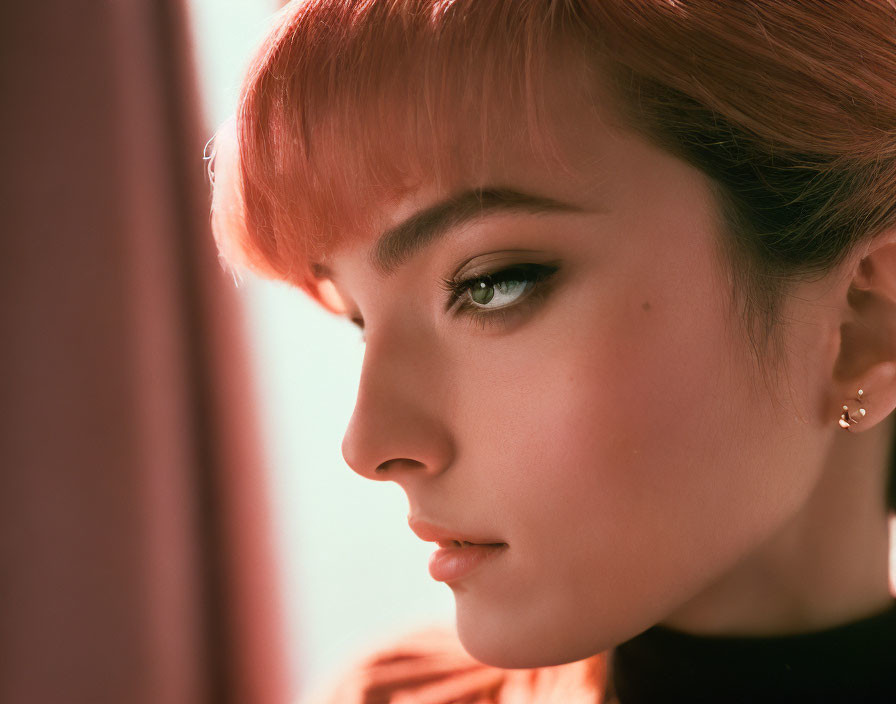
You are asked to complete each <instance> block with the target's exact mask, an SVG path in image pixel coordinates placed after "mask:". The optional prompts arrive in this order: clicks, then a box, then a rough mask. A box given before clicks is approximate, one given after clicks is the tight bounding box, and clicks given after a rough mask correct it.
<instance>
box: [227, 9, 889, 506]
mask: <svg viewBox="0 0 896 704" xmlns="http://www.w3.org/2000/svg"><path fill="white" fill-rule="evenodd" d="M557 70H564V71H573V72H576V71H577V72H579V73H580V74H581V76H582V77H583V80H586V81H587V80H588V78H589V76H591V77H593V78H594V80H597V79H598V78H600V80H602V81H603V84H604V85H609V86H610V87H611V92H612V98H613V100H614V105H613V107H614V109H615V110H616V112H618V114H619V115H620V116H621V117H622V120H623V122H624V124H625V125H626V126H628V127H629V128H631V129H632V130H636V131H638V132H639V133H641V134H642V135H643V136H644V137H645V138H647V139H648V140H650V141H652V142H653V143H654V144H656V145H658V146H660V147H661V148H663V149H665V150H667V151H669V152H671V153H673V154H675V155H676V156H678V157H679V158H681V159H683V160H684V161H686V162H688V163H690V164H691V165H693V166H695V167H697V168H699V169H700V170H702V171H703V172H704V173H705V174H706V175H707V176H708V177H709V182H710V185H711V187H712V189H713V191H714V193H715V195H716V197H717V202H718V208H719V215H720V221H721V223H722V224H723V227H722V229H723V230H724V233H725V237H724V238H723V239H724V241H723V242H722V243H721V244H722V248H723V251H724V252H725V253H726V254H727V255H728V262H729V264H730V272H731V277H730V280H731V282H732V289H731V291H730V292H729V293H730V295H731V297H732V301H733V302H734V303H735V304H736V305H737V306H738V309H739V311H740V315H741V319H742V320H743V322H744V323H745V329H746V331H747V333H748V335H749V338H750V340H751V343H752V344H753V346H754V348H756V350H757V356H758V357H760V358H761V357H762V355H763V354H767V348H768V344H769V342H774V343H777V342H779V341H780V340H779V338H778V337H777V336H776V335H775V334H774V333H775V332H776V331H777V330H778V329H779V328H780V326H779V325H778V323H779V322H780V321H779V318H778V312H779V308H780V305H779V304H780V302H781V301H782V299H783V296H784V294H785V293H786V291H787V290H788V288H789V287H790V286H792V285H793V284H794V283H796V282H798V281H800V280H805V279H806V278H807V277H812V276H816V275H821V274H824V273H825V272H827V271H830V270H831V268H833V267H835V266H836V265H837V264H839V263H840V262H842V261H843V259H844V258H845V257H846V256H847V255H848V254H849V253H850V252H851V251H853V249H854V248H855V247H856V246H857V245H858V244H860V243H861V242H863V241H865V240H867V239H868V238H871V237H873V236H874V235H876V234H879V233H881V232H882V231H883V230H885V229H887V228H891V227H894V226H896V0H843V1H841V2H834V1H833V0H740V1H739V2H725V3H723V2H718V1H717V0H638V1H634V0H488V1H487V2H486V1H483V0H478V1H477V0H304V1H294V2H291V3H289V4H288V5H286V6H285V7H284V8H283V10H282V11H281V13H280V14H279V15H278V17H277V18H276V22H275V25H274V27H273V29H272V31H271V32H270V34H269V35H268V36H267V38H266V39H265V40H264V42H263V43H262V45H261V47H260V50H259V51H258V53H257V56H256V57H255V59H254V61H253V62H252V65H251V68H250V70H249V72H248V75H247V77H246V80H245V83H244V85H243V89H242V93H241V98H240V103H239V109H238V112H237V115H236V117H235V120H234V121H233V122H231V123H229V124H228V125H226V126H225V127H224V128H222V130H220V131H219V134H218V135H217V136H216V138H215V140H214V159H213V171H214V176H213V179H214V181H215V187H214V199H213V207H212V210H213V228H214V232H215V236H216V239H217V241H218V246H219V250H220V252H221V255H222V258H223V259H224V260H225V262H226V263H228V264H229V265H231V266H232V267H234V268H235V269H236V268H239V267H241V266H246V267H248V268H250V269H252V270H254V271H255V272H257V273H259V274H261V275H263V276H267V277H271V278H278V279H282V280H285V281H288V282H290V283H292V284H293V285H295V286H298V287H299V288H302V289H304V290H305V291H306V292H307V293H309V294H310V295H311V296H313V297H314V298H315V299H317V300H318V301H320V302H321V303H323V304H324V305H325V306H327V307H328V308H330V309H331V310H335V309H336V308H335V304H334V303H333V302H331V301H329V300H328V299H327V298H326V294H325V293H324V292H323V290H322V289H321V286H320V284H321V282H322V277H321V276H320V271H319V270H318V269H317V268H316V262H319V261H320V260H321V259H323V258H325V257H326V255H327V253H329V252H332V251H334V250H335V249H336V248H338V247H339V246H341V245H343V244H345V243H346V242H348V241H350V239H351V238H352V237H358V236H360V235H361V233H366V232H368V231H369V230H370V228H371V227H372V225H373V218H374V215H375V213H376V212H377V209H378V207H381V205H382V204H383V203H384V202H387V201H389V200H390V199H393V198H396V197H399V196H401V194H402V193H404V192H406V190H407V189H409V188H413V187H414V185H415V184H417V185H419V184H420V183H423V182H426V181H429V182H432V181H435V182H436V183H437V184H451V183H453V182H455V181H458V180H459V179H462V178H463V176H464V175H465V174H466V175H467V176H469V174H471V173H472V174H475V173H476V172H477V169H478V168H480V167H481V166H482V164H483V163H484V162H485V160H486V159H487V157H488V152H489V149H494V142H495V140H496V139H502V138H506V139H513V140H517V141H522V143H526V144H528V145H530V146H531V147H532V149H533V151H534V153H537V154H539V155H541V156H543V157H544V158H552V155H553V154H554V152H553V150H552V142H551V135H550V131H549V130H548V129H546V127H545V124H546V123H545V116H546V115H547V114H548V113H549V107H550V106H548V105H546V104H545V101H544V95H545V93H546V91H545V86H546V85H547V83H546V82H547V81H551V80H554V79H555V78H556V75H557V74H556V71H557ZM508 117H509V119H508ZM471 124H473V125H478V126H479V133H480V134H481V139H480V140H479V141H478V142H477V143H475V144H471V143H469V140H466V141H462V140H461V135H460V132H459V126H460V125H462V126H464V128H465V129H467V130H469V126H470V125H471ZM502 135H503V137H502ZM894 461H896V458H894ZM888 497H889V502H890V505H891V506H893V507H896V481H894V477H893V476H891V482H890V488H889V491H888Z"/></svg>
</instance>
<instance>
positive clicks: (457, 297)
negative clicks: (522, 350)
mask: <svg viewBox="0 0 896 704" xmlns="http://www.w3.org/2000/svg"><path fill="white" fill-rule="evenodd" d="M559 269H560V265H559V263H557V262H545V263H540V264H537V263H535V262H520V263H517V264H511V265H507V266H502V267H500V268H497V269H494V270H492V271H483V272H479V273H476V274H470V275H461V276H458V277H456V278H455V279H445V280H443V281H442V284H441V285H442V288H443V289H445V290H446V291H447V292H448V294H449V295H448V299H447V301H446V304H445V311H446V312H450V311H451V310H452V309H456V311H455V312H456V313H457V314H459V315H460V314H463V315H467V316H468V317H469V318H471V319H475V320H477V321H478V322H482V323H486V322H503V321H506V319H507V316H508V315H509V314H513V313H516V312H522V310H523V309H524V308H525V306H527V305H529V304H533V303H535V302H537V301H538V300H540V299H541V298H543V297H544V296H545V295H546V294H547V293H548V286H549V283H548V282H549V280H550V279H551V278H552V277H553V276H554V275H555V274H556V273H557V271H558V270H559ZM511 271H522V272H525V274H526V277H525V280H527V281H531V282H532V286H531V287H530V288H529V290H528V292H527V293H525V294H524V295H523V296H522V297H521V298H520V299H518V301H514V302H513V303H509V304H507V305H504V306H500V307H498V308H492V309H488V308H485V307H480V306H476V305H473V304H471V303H470V301H469V300H467V295H468V293H469V291H470V289H471V287H472V285H473V284H474V283H475V282H477V281H481V280H483V279H486V278H491V279H495V280H500V279H501V275H502V274H506V273H508V272H511Z"/></svg>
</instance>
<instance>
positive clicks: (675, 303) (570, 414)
mask: <svg viewBox="0 0 896 704" xmlns="http://www.w3.org/2000/svg"><path fill="white" fill-rule="evenodd" d="M673 275H674V274H669V276H673ZM645 280H650V279H649V278H641V279H640V281H642V282H643V281H645ZM694 280H695V281H701V280H705V281H707V282H708V283H707V284H706V288H707V289H709V288H711V286H715V287H716V288H715V290H716V291H718V284H717V283H715V282H714V281H713V279H712V278H711V276H709V274H707V273H705V272H704V273H703V274H702V278H701V277H696V278H695V279H694ZM653 281H655V287H654V290H653V291H650V290H646V289H645V288H644V286H639V287H638V289H637V290H635V289H634V288H632V289H630V290H628V289H626V288H625V286H623V285H622V284H621V283H620V284H619V287H618V288H617V289H615V293H614V296H613V301H612V302H615V303H616V305H610V304H609V303H612V302H608V305H605V306H601V305H597V306H595V307H594V308H593V309H591V310H577V311H571V312H570V316H569V317H568V318H567V319H564V318H563V317H562V316H560V317H556V318H553V320H552V323H551V324H552V325H554V326H556V329H554V330H552V331H549V330H546V329H544V328H541V329H539V330H538V331H532V333H531V337H529V338H526V339H525V340H523V339H522V338H520V339H519V340H518V342H519V344H515V345H513V346H511V347H509V348H507V349H505V351H504V352H503V353H502V355H501V363H500V364H494V365H491V364H489V365H486V366H484V367H480V372H482V373H483V375H482V376H481V377H479V378H480V382H479V383H480V384H481V385H485V386H488V387H489V388H491V390H492V393H490V394H486V395H485V396H484V397H483V399H482V401H483V403H482V404H481V406H480V411H481V414H480V415H478V418H480V419H482V418H491V419H492V422H489V423H487V424H477V425H475V428H476V429H474V426H473V425H467V426H465V432H464V433H462V436H463V437H466V438H467V439H468V440H470V439H472V444H473V445H474V446H475V447H476V448H477V449H476V450H475V451H474V453H475V454H477V456H478V457H480V458H481V459H482V464H480V465H478V466H480V467H483V466H487V467H488V487H487V488H486V489H485V491H487V492H488V493H489V496H490V497H491V499H492V500H491V504H492V506H493V507H494V509H495V513H496V514H499V515H500V520H501V527H502V530H503V531H505V532H504V533H502V535H506V536H507V537H508V541H510V542H511V545H512V546H513V548H514V549H513V551H512V560H513V562H512V564H513V570H514V575H515V576H514V578H513V579H510V580H508V581H507V586H506V587H505V588H504V589H503V590H502V594H501V599H502V600H504V601H506V603H508V604H515V605H516V608H515V609H512V611H514V612H516V613H526V614H527V616H526V619H527V620H528V621H529V622H530V627H531V628H532V629H537V628H539V625H538V624H541V626H542V627H545V626H546V625H548V624H549V625H550V628H551V629H554V630H553V631H552V632H555V633H562V634H563V639H562V642H558V643H557V647H558V648H562V649H564V653H565V655H564V657H569V656H570V655H575V656H579V657H585V656H587V655H588V654H591V653H593V652H595V648H597V649H602V648H604V647H610V646H612V645H613V644H614V643H616V642H619V641H621V640H623V639H625V638H627V637H630V636H631V635H634V634H635V633H637V632H638V631H639V630H640V629H642V628H645V627H647V626H649V625H651V624H652V623H655V622H657V621H659V620H661V619H662V618H664V617H665V616H666V615H667V614H668V613H669V612H670V611H671V610H672V609H673V608H674V607H675V606H677V605H678V604H680V603H681V602H682V601H683V600H685V599H686V598H688V597H689V596H692V595H693V594H694V592H695V591H696V590H698V589H699V588H700V587H701V586H702V585H704V584H706V583H707V581H708V580H710V579H712V578H713V577H715V576H717V575H718V574H719V573H720V572H721V571H723V570H724V569H726V568H727V567H729V566H731V565H732V563H733V562H734V561H736V560H737V559H738V558H739V557H741V556H743V555H744V553H745V552H746V551H747V550H748V549H750V548H751V547H752V546H754V545H756V544H757V543H758V542H759V541H760V540H761V539H762V537H763V536H765V535H767V534H768V532H769V531H770V530H771V529H772V528H773V527H774V526H776V525H777V524H778V522H780V521H781V520H783V517H784V516H785V515H786V514H787V512H788V511H790V510H792V508H793V506H794V505H796V504H797V502H798V501H799V500H800V497H801V496H804V495H805V494H806V492H807V491H808V485H807V482H806V481H803V480H800V479H798V478H797V477H799V475H800V472H801V466H800V460H799V458H798V457H796V456H791V455H790V454H789V453H791V452H792V450H793V448H792V445H788V443H786V442H783V441H780V438H782V437H783V436H786V435H787V434H788V433H789V432H790V431H789V430H788V429H787V428H786V419H785V418H783V417H782V413H779V412H776V411H774V410H773V406H774V404H773V403H772V401H771V399H770V398H769V397H768V396H767V391H766V388H765V386H764V385H763V384H762V383H761V382H757V380H756V374H757V372H756V371H755V368H754V366H753V364H752V362H751V360H750V357H749V355H748V349H749V348H748V346H747V343H746V342H745V341H744V340H743V339H742V338H741V337H739V334H740V333H739V331H738V330H737V329H735V328H733V327H732V326H731V325H730V322H729V321H730V318H729V315H730V314H729V312H728V310H727V309H726V308H725V305H723V304H722V303H720V302H718V297H717V296H715V297H713V296H712V295H710V294H711V293H712V292H711V291H709V290H706V291H701V290H699V287H697V286H693V285H692V286H691V287H690V288H689V291H688V295H680V296H675V295H670V294H669V292H670V291H676V290H680V287H676V286H675V283H676V282H675V281H673V280H668V279H664V278H663V276H661V275H660V274H659V273H658V272H657V273H656V274H655V277H654V279H653ZM604 283H605V282H604ZM606 291H607V288H606V287H602V291H601V292H598V291H595V292H593V294H594V295H583V296H581V299H582V300H586V301H587V300H590V301H594V300H601V298H600V297H598V294H600V295H601V296H602V299H603V300H608V299H607V296H606ZM693 294H695V295H696V299H694V298H691V297H690V296H691V295H693ZM695 300H696V301H697V302H696V303H695ZM621 301H625V302H626V303H620V302H621ZM645 301H646V302H649V303H650V305H649V307H644V306H643V303H644V302H645ZM700 301H703V302H704V303H703V304H701V303H699V302H700ZM706 302H708V303H706ZM757 409H768V411H767V412H762V413H757ZM785 415H786V414H785ZM791 415H792V414H791ZM484 428H487V429H488V430H487V431H485V432H484V431H483V429H484ZM748 458H749V459H748ZM782 467H788V468H789V471H788V472H782V471H779V470H780V469H781V468H782ZM803 475H805V476H808V473H807V472H803ZM535 595H537V598H535ZM466 598H467V599H470V600H472V599H473V595H472V594H471V595H470V596H468V597H466ZM460 605H461V602H459V606H460ZM473 612H476V613H479V612H478V610H476V609H473ZM473 612H470V613H467V614H465V616H464V617H466V618H470V619H474V616H473V615H472V613H473ZM490 613H491V614H492V615H491V616H490V617H489V618H492V617H495V613H500V612H490ZM461 616H462V614H461V612H460V611H459V618H460V617H461ZM481 616H482V614H481V613H480V614H479V616H477V617H475V618H480V617H481ZM474 620H475V619H474ZM477 623H480V625H481V622H477ZM506 627H507V625H506V624H502V625H496V626H495V628H494V631H495V633H498V632H500V631H501V629H502V628H504V629H506ZM470 628H471V630H472V629H473V626H472V625H471V626H470ZM596 633H597V634H602V637H604V638H606V642H595V641H594V638H595V634H596ZM540 637H542V638H548V636H547V635H540ZM577 637H579V638H580V640H577ZM471 638H472V636H471ZM542 642H545V641H544V640H543V641H542ZM558 652H559V651H558Z"/></svg>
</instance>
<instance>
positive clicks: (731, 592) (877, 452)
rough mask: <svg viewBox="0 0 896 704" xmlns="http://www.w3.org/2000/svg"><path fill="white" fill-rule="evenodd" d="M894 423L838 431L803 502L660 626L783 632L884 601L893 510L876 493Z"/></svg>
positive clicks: (860, 612) (889, 592)
mask: <svg viewBox="0 0 896 704" xmlns="http://www.w3.org/2000/svg"><path fill="white" fill-rule="evenodd" d="M894 421H896V418H894V417H890V418H889V419H888V420H887V421H884V422H882V423H878V424H877V426H875V427H874V428H872V429H870V430H868V431H866V432H864V433H861V434H846V433H840V434H838V435H836V436H835V439H834V441H833V443H832V446H831V451H830V453H829V454H828V456H827V459H826V462H825V466H824V468H823V471H822V473H821V476H820V478H819V481H818V483H817V484H816V486H815V487H814V489H813V491H812V493H811V495H810V496H809V498H808V500H807V502H806V503H805V505H804V506H803V507H802V508H801V510H800V511H799V512H798V513H797V514H796V515H795V516H794V517H793V518H792V519H790V520H789V521H788V522H787V523H785V524H784V525H783V526H782V527H781V529H779V530H778V531H777V532H776V533H775V534H774V535H773V536H772V537H771V538H770V539H769V540H767V541H766V542H765V543H763V545H762V546H760V547H759V548H758V549H757V550H755V551H754V552H752V553H751V554H750V555H748V556H747V557H746V558H745V559H743V560H741V561H740V562H739V563H738V564H737V565H736V566H735V567H734V568H733V569H732V570H730V571H728V572H727V573H725V575H723V576H722V577H721V578H720V579H718V580H716V581H715V582H714V583H713V584H711V585H710V586H709V587H708V588H706V589H704V590H703V591H702V592H701V593H699V594H698V595H696V596H695V597H693V598H692V599H690V600H689V601H688V602H686V603H685V604H683V605H682V606H681V607H680V608H679V609H678V610H676V611H675V612H674V613H673V614H672V615H671V616H670V617H669V618H667V619H666V620H664V621H663V622H662V624H661V625H664V626H667V627H669V628H674V629H677V630H681V631H686V632H690V633H694V634H698V635H744V636H750V635H755V636H760V635H784V634H789V633H800V632H806V631H812V630H820V629H823V628H830V627H833V626H836V625H839V624H842V623H846V622H848V621H852V620H856V619H859V618H863V617H865V616H868V615H870V614H873V613H876V612H878V611H880V610H881V609H884V608H886V607H887V606H888V604H890V602H891V599H892V598H893V596H894V595H896V587H894V586H893V584H892V582H893V578H892V577H891V576H890V559H889V555H890V542H891V540H890V533H891V532H896V518H894V517H889V516H888V513H887V508H886V505H885V502H884V499H883V497H884V495H885V491H886V483H887V479H888V476H889V463H890V453H891V450H892V446H893V433H894V427H896V423H894ZM894 543H896V540H894ZM894 566H896V565H894Z"/></svg>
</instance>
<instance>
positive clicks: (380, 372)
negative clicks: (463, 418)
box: [342, 334, 454, 485]
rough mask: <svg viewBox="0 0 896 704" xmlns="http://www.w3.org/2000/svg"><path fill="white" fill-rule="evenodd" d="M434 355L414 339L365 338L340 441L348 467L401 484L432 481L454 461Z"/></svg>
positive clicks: (439, 376) (371, 476)
mask: <svg viewBox="0 0 896 704" xmlns="http://www.w3.org/2000/svg"><path fill="white" fill-rule="evenodd" d="M439 372H440V370H439V356H438V354H437V353H435V354H434V353H433V352H432V351H431V350H427V349H426V346H425V344H421V342H420V340H419V338H418V339H417V340H412V341H406V342H404V343H402V341H401V340H398V339H392V340H388V341H387V340H386V339H385V338H383V337H380V338H374V336H373V335H371V334H368V336H367V344H366V346H365V351H364V363H363V366H362V369H361V380H360V383H359V386H358V396H357V399H356V401H355V408H354V411H353V413H352V417H351V420H350V421H349V424H348V428H347V429H346V432H345V436H344V437H343V440H342V456H343V458H344V459H345V461H346V463H347V464H348V466H349V467H351V468H352V469H353V470H354V471H355V472H357V473H358V474H360V475H361V476H363V477H367V478H368V479H376V480H391V481H395V482H397V483H399V484H402V485H404V482H406V481H411V477H422V476H430V477H434V476H436V475H438V474H440V473H441V472H443V471H444V470H445V469H446V468H447V467H448V466H449V465H450V464H451V462H452V460H453V458H454V441H453V438H452V435H451V431H450V426H449V423H448V421H449V417H448V403H447V398H446V395H445V393H443V391H444V390H443V389H442V388H440V386H439V384H440V380H441V379H442V378H443V375H442V374H440V373H439Z"/></svg>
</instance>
